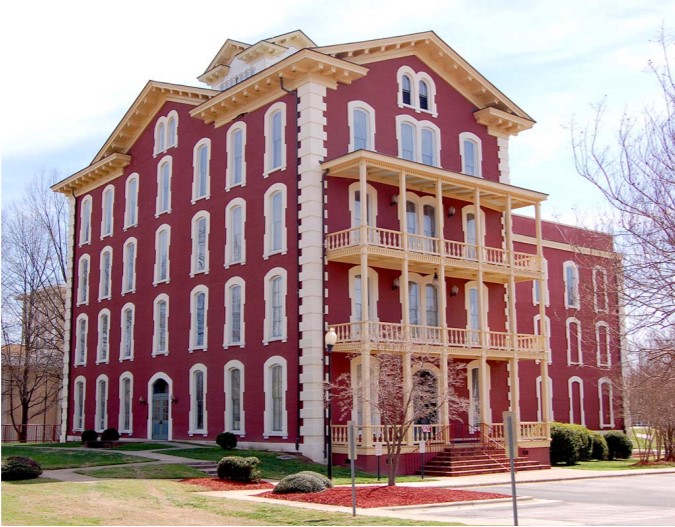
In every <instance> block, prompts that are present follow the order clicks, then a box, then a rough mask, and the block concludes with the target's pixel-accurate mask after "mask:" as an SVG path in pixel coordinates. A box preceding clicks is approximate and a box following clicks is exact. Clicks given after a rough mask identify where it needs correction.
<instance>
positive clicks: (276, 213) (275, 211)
mask: <svg viewBox="0 0 675 527" xmlns="http://www.w3.org/2000/svg"><path fill="white" fill-rule="evenodd" d="M281 199H282V195H281V192H275V193H274V194H273V195H272V239H271V243H272V247H271V250H272V251H280V250H281V245H282V244H281V240H282V229H283V221H282V202H281Z"/></svg>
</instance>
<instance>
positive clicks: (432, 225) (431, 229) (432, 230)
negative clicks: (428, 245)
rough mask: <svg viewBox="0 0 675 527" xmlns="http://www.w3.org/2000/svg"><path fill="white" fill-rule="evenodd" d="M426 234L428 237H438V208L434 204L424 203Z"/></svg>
mask: <svg viewBox="0 0 675 527" xmlns="http://www.w3.org/2000/svg"><path fill="white" fill-rule="evenodd" d="M423 211H424V235H425V236H427V237H428V238H435V237H436V208H435V207H434V206H433V205H424V206H423Z"/></svg>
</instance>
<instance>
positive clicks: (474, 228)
mask: <svg viewBox="0 0 675 527" xmlns="http://www.w3.org/2000/svg"><path fill="white" fill-rule="evenodd" d="M462 228H463V230H464V243H465V246H464V258H467V259H469V260H475V259H476V258H477V257H478V247H481V246H483V247H484V246H485V212H484V211H483V210H482V209H481V210H480V233H479V232H478V223H477V221H476V207H475V205H467V206H465V207H463V208H462Z"/></svg>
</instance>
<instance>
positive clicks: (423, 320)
mask: <svg viewBox="0 0 675 527" xmlns="http://www.w3.org/2000/svg"><path fill="white" fill-rule="evenodd" d="M433 280H434V277H433V275H427V276H422V275H421V274H417V273H409V274H408V284H410V283H412V282H414V283H416V284H417V287H418V288H419V293H420V297H419V310H420V321H419V322H420V323H419V324H418V325H419V326H425V327H427V326H428V327H438V328H439V335H440V327H441V322H442V320H443V317H442V315H441V313H440V309H441V306H440V284H439V285H438V286H434V284H433ZM399 283H401V279H400V278H399ZM428 285H430V286H434V287H435V289H436V318H437V320H438V325H437V326H430V324H429V321H428V320H427V286H428ZM399 302H401V306H403V288H399ZM408 308H410V293H408ZM411 325H412V323H411ZM425 368H426V366H425ZM427 369H428V368H427Z"/></svg>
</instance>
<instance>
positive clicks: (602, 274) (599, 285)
mask: <svg viewBox="0 0 675 527" xmlns="http://www.w3.org/2000/svg"><path fill="white" fill-rule="evenodd" d="M607 305H608V298H607V271H606V270H605V269H602V268H601V267H595V268H593V306H594V307H595V312H596V313H606V312H607Z"/></svg>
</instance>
